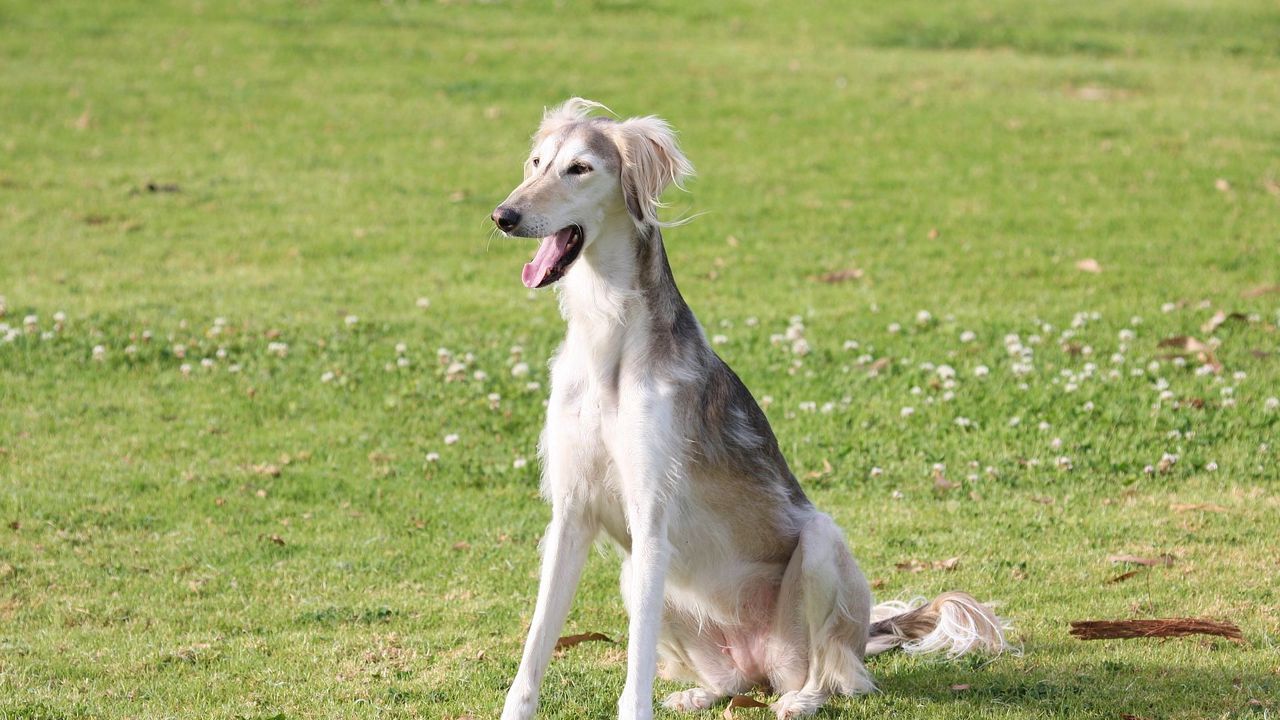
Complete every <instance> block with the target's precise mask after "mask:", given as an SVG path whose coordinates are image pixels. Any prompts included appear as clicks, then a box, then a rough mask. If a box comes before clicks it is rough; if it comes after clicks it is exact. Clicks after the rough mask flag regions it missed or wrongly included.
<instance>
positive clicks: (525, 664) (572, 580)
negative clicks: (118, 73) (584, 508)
mask: <svg viewBox="0 0 1280 720" xmlns="http://www.w3.org/2000/svg"><path fill="white" fill-rule="evenodd" d="M594 537H595V530H594V527H593V526H592V525H591V524H590V522H589V520H588V518H587V517H586V516H585V514H583V513H581V512H578V511H576V510H571V509H566V508H561V507H558V506H557V507H553V509H552V512H551V523H550V524H549V525H547V532H546V534H545V535H544V536H543V556H542V577H541V579H540V580H539V582H538V604H537V606H536V607H535V609H534V611H533V621H532V622H531V623H530V624H529V638H528V639H527V640H526V641H525V644H524V656H523V657H522V658H521V660H520V670H519V672H517V673H516V678H515V680H514V681H513V682H512V683H511V690H509V691H508V692H507V702H506V705H505V706H504V707H503V709H502V720H529V719H530V718H532V717H533V716H534V713H535V712H537V710H538V690H539V688H540V687H541V686H542V676H543V675H544V674H545V673H546V671H547V665H548V664H549V663H550V662H551V653H552V652H553V651H554V650H555V647H556V640H558V639H559V637H560V630H561V628H563V627H564V620H565V617H566V616H568V614H569V606H570V604H571V603H572V602H573V593H574V591H575V590H576V589H577V587H578V579H579V578H580V577H581V576H582V566H583V565H584V564H585V563H586V559H587V551H588V549H589V548H590V547H591V541H592V539H593V538H594Z"/></svg>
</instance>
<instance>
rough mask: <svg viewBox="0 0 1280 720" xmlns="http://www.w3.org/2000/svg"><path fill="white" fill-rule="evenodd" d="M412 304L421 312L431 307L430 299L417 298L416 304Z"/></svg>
mask: <svg viewBox="0 0 1280 720" xmlns="http://www.w3.org/2000/svg"><path fill="white" fill-rule="evenodd" d="M414 304H415V305H417V306H418V307H419V308H421V309H422V310H426V309H427V308H429V307H431V298H426V297H420V298H418V300H417V302H415V303H414Z"/></svg>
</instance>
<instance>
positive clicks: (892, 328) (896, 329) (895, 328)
mask: <svg viewBox="0 0 1280 720" xmlns="http://www.w3.org/2000/svg"><path fill="white" fill-rule="evenodd" d="M885 329H886V330H888V331H889V334H891V335H897V334H898V333H900V332H902V326H901V325H899V324H898V323H889V327H887V328H885Z"/></svg>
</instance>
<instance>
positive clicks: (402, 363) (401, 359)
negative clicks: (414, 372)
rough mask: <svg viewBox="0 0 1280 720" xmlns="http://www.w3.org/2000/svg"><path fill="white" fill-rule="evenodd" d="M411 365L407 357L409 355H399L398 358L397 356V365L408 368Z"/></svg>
mask: <svg viewBox="0 0 1280 720" xmlns="http://www.w3.org/2000/svg"><path fill="white" fill-rule="evenodd" d="M409 365H410V361H409V358H407V357H398V358H396V367H400V368H407V367H409Z"/></svg>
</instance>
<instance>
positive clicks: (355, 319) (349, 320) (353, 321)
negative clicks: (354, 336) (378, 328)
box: [342, 315, 360, 327]
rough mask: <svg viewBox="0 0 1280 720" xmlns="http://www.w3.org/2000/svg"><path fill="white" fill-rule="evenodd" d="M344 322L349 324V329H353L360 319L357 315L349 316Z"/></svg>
mask: <svg viewBox="0 0 1280 720" xmlns="http://www.w3.org/2000/svg"><path fill="white" fill-rule="evenodd" d="M342 321H343V322H344V323H346V324H347V327H353V326H354V325H355V324H356V323H358V322H360V318H359V317H356V316H355V315H348V316H346V317H345V318H343V319H342Z"/></svg>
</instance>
